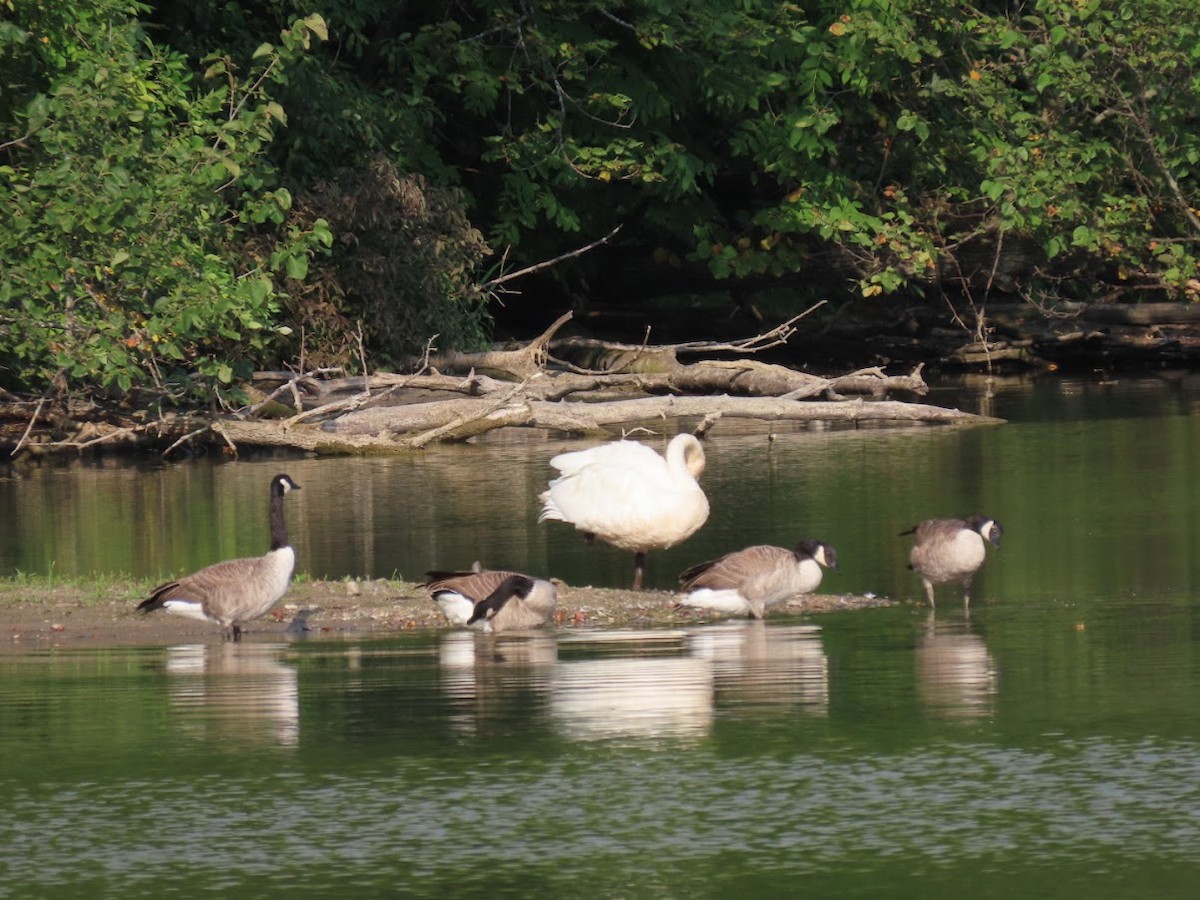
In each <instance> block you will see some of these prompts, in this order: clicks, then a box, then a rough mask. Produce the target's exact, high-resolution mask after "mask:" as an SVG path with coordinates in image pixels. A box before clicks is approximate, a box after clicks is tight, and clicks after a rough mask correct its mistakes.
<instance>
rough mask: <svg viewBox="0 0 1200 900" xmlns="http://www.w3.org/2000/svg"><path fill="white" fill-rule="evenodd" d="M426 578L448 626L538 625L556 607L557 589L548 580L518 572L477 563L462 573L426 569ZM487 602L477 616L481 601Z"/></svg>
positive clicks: (498, 627)
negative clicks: (491, 567)
mask: <svg viewBox="0 0 1200 900" xmlns="http://www.w3.org/2000/svg"><path fill="white" fill-rule="evenodd" d="M425 578H426V581H425V589H426V590H427V591H429V595H430V596H431V597H432V598H433V600H434V602H435V603H437V605H438V607H439V608H440V609H441V611H442V614H443V615H444V616H445V617H446V620H447V621H448V622H449V623H450V624H451V625H470V626H478V627H480V628H482V629H483V630H484V631H511V630H514V629H519V628H537V627H539V626H541V625H545V624H547V623H548V622H550V621H551V620H553V618H554V611H555V609H556V608H557V606H558V589H557V588H556V587H555V586H554V585H553V584H552V583H551V582H549V581H546V580H545V579H543V578H533V577H531V576H529V575H522V574H520V573H519V572H505V571H501V570H494V569H483V568H481V567H480V565H479V563H476V564H475V566H474V568H472V569H471V570H470V571H465V572H426V573H425ZM514 579H523V580H514ZM526 582H528V584H526ZM489 601H490V605H485V606H484V607H483V608H482V612H481V614H479V615H476V613H477V612H479V611H480V604H481V603H484V604H487V603H489ZM489 610H490V611H491V612H490V615H489Z"/></svg>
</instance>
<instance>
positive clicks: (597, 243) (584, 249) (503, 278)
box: [483, 225, 623, 290]
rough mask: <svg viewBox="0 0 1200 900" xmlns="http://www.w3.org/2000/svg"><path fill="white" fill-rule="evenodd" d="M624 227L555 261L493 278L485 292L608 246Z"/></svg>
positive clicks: (485, 285) (618, 227) (486, 284)
mask: <svg viewBox="0 0 1200 900" xmlns="http://www.w3.org/2000/svg"><path fill="white" fill-rule="evenodd" d="M622 227H623V226H621V225H618V226H617V227H616V228H614V229H613V230H612V231H610V232H609V233H608V234H606V235H605V236H604V237H602V238H600V239H599V240H598V241H592V242H591V243H590V244H588V245H586V246H584V247H579V248H578V249H575V250H570V251H568V252H566V253H563V254H561V255H560V256H556V257H554V259H547V260H544V261H543V262H540V263H535V264H534V265H532V266H526V267H525V268H524V269H518V270H517V271H515V272H509V273H508V274H507V275H501V276H499V277H498V278H493V279H492V280H491V281H488V282H486V283H485V284H484V285H483V288H484V290H490V289H492V288H493V287H495V286H496V285H500V284H504V282H506V281H512V280H513V279H514V278H521V277H523V276H525V275H532V274H533V273H534V272H540V271H541V270H542V269H548V268H550V267H551V266H554V265H557V264H558V263H560V262H563V261H564V260H567V259H573V258H574V257H576V256H582V255H583V254H584V253H587V252H588V251H589V250H594V249H595V248H596V247H599V246H600V245H601V244H607V243H608V242H609V241H610V240H612V238H613V235H615V234H616V233H617V232H618V231H620V230H621V228H622Z"/></svg>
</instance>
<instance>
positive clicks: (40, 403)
mask: <svg viewBox="0 0 1200 900" xmlns="http://www.w3.org/2000/svg"><path fill="white" fill-rule="evenodd" d="M45 403H46V398H45V397H42V398H41V399H40V400H38V402H37V408H36V409H34V411H33V415H32V416H30V417H29V424H28V425H27V426H26V427H25V433H24V434H23V435H21V439H20V440H19V441H17V446H16V447H14V448H13V451H12V453H11V454H10V455H11V456H16V455H17V454H18V453H20V452H21V448H22V447H24V446H25V442H26V441H27V440H29V434H30V432H32V431H33V426H34V423H35V422H37V420H38V416H39V415H40V414H41V412H42V406H44V405H45Z"/></svg>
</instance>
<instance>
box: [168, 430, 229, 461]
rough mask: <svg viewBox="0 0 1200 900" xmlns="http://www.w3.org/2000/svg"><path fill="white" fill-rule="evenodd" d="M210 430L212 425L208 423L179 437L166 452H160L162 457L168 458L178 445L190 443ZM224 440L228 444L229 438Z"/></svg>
mask: <svg viewBox="0 0 1200 900" xmlns="http://www.w3.org/2000/svg"><path fill="white" fill-rule="evenodd" d="M211 430H213V427H212V423H209V424H208V425H205V426H204V427H203V428H197V429H196V430H195V431H189V432H188V433H187V434H185V435H184V436H183V437H181V438H180V439H179V440H177V441H176V442H175V443H173V444H172V445H171V446H170V447H168V448H167V449H166V450H164V451H163V452H162V455H163V456H164V457H165V456H170V455H171V453H172V452H173V451H174V450H175V448H176V447H178V446H179V445H180V444H183V443H184V442H186V441H190V440H191V439H192V438H194V437H196V436H197V435H201V434H204V432H206V431H211ZM225 440H226V442H228V441H229V438H228V437H226V438H225Z"/></svg>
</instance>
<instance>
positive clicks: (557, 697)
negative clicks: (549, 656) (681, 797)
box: [550, 656, 713, 740]
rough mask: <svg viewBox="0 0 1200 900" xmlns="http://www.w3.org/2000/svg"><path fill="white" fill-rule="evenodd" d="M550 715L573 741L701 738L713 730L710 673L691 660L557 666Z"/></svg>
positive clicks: (604, 661)
mask: <svg viewBox="0 0 1200 900" xmlns="http://www.w3.org/2000/svg"><path fill="white" fill-rule="evenodd" d="M550 712H551V715H552V716H553V717H554V721H555V724H556V725H557V726H558V727H559V728H560V729H561V730H562V732H563V733H564V734H565V735H566V736H567V737H570V738H573V739H575V740H597V739H604V738H634V739H651V738H653V739H659V738H674V739H680V738H682V739H692V738H702V737H704V736H705V735H707V734H708V732H709V729H710V728H711V727H712V718H713V680H712V667H711V666H710V665H709V664H708V661H707V660H703V659H697V658H695V657H690V656H660V657H654V656H648V657H647V656H618V657H607V658H600V659H579V660H571V661H567V662H562V663H559V665H558V668H557V669H556V670H555V673H554V683H553V689H552V692H551V695H550Z"/></svg>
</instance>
